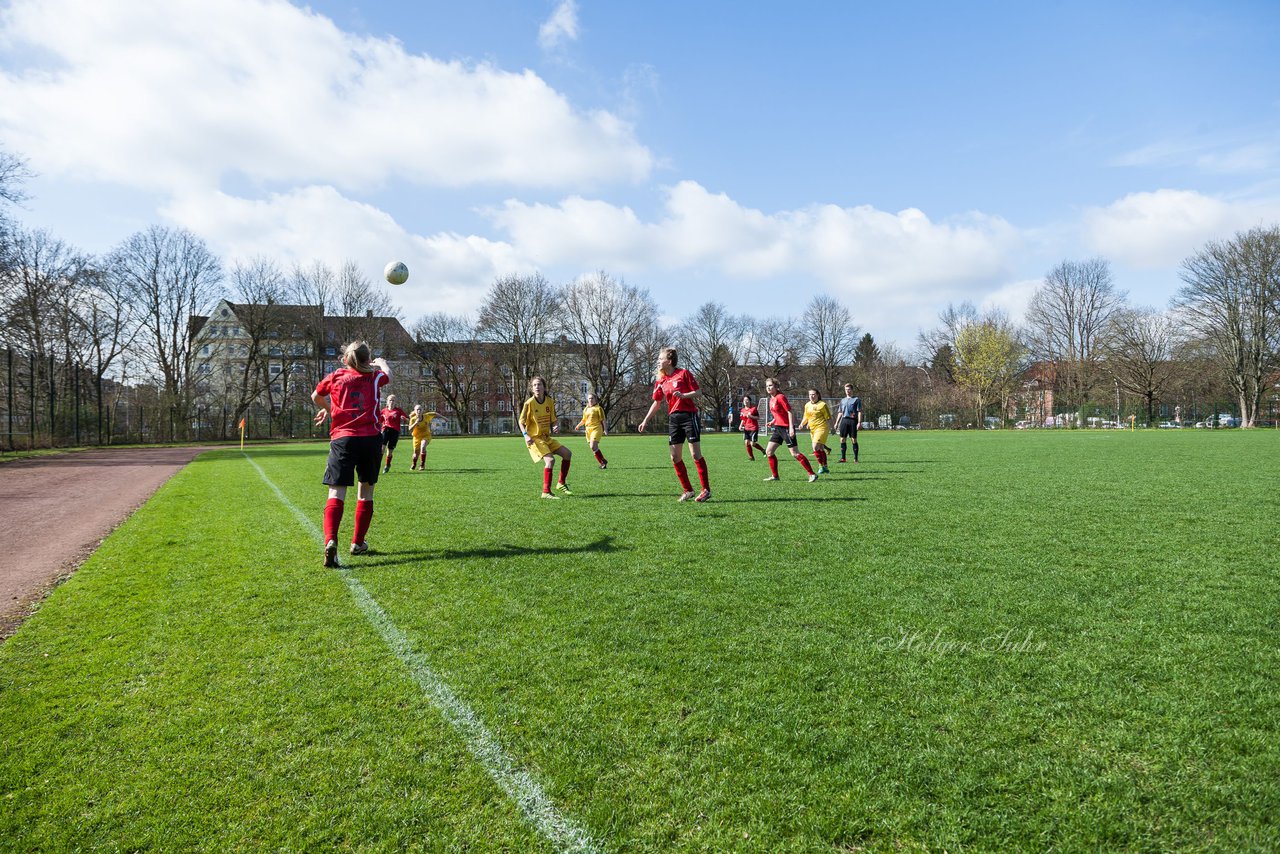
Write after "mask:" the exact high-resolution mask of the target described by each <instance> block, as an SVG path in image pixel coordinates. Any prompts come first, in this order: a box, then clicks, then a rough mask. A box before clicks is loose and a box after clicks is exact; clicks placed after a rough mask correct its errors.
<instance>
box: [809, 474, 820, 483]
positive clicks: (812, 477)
mask: <svg viewBox="0 0 1280 854" xmlns="http://www.w3.org/2000/svg"><path fill="white" fill-rule="evenodd" d="M817 479H818V476H817V475H816V474H811V475H809V482H810V483H813V482H814V481H815V480H817Z"/></svg>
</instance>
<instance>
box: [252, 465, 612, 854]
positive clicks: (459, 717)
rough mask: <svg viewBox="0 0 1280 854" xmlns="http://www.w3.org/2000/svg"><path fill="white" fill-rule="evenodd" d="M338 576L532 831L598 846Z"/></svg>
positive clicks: (311, 527)
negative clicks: (521, 814)
mask: <svg viewBox="0 0 1280 854" xmlns="http://www.w3.org/2000/svg"><path fill="white" fill-rule="evenodd" d="M244 457H245V459H247V460H248V461H249V463H250V464H251V465H252V466H253V467H254V468H255V469H257V470H258V474H259V475H261V476H262V479H263V481H265V482H266V484H267V486H269V487H271V490H272V491H273V492H275V494H276V497H277V498H279V499H280V502H281V503H282V504H284V506H286V507H288V508H289V509H290V510H292V511H293V515H294V516H296V517H297V518H298V521H299V522H301V523H302V525H303V527H305V528H306V529H307V530H308V531H310V532H311V535H312V536H313V537H314V538H315V539H316V541H317V542H319V541H320V538H321V537H323V536H324V533H323V532H322V531H321V530H320V527H319V526H318V525H316V523H315V522H314V521H312V520H311V519H310V518H309V517H308V516H307V515H306V514H305V513H303V512H302V511H301V510H299V509H298V507H297V505H296V504H294V503H293V502H292V501H290V500H289V499H288V497H287V496H286V495H285V494H284V493H283V492H281V491H280V487H278V486H276V485H275V483H273V482H272V480H271V478H269V477H267V473H266V472H265V471H263V470H262V467H261V466H260V465H258V463H257V461H255V460H254V459H253V458H252V457H250V456H249V455H248V454H247V453H246V454H245V455H244ZM322 545H323V543H322ZM339 575H340V576H341V577H342V580H343V581H344V582H346V585H347V589H348V590H350V591H351V595H352V596H353V597H354V598H355V600H356V604H357V605H358V606H359V607H360V610H361V611H362V612H363V613H364V615H365V617H366V618H367V619H368V620H369V622H370V623H371V624H372V625H373V627H374V628H375V629H377V630H378V634H379V635H381V637H382V641H383V643H385V644H386V645H387V647H388V648H389V649H390V650H391V651H392V652H393V653H395V656H396V658H398V659H400V661H401V662H402V663H403V664H404V665H405V667H407V668H409V673H410V674H411V675H412V676H413V679H414V681H415V682H417V683H418V687H419V688H421V689H422V691H423V693H424V694H426V695H427V697H428V698H429V699H430V700H431V702H432V703H434V704H435V706H436V708H437V709H439V710H440V713H441V714H442V715H444V718H445V720H446V721H448V722H449V725H450V726H451V727H453V728H454V730H455V731H456V732H457V733H458V735H460V736H462V740H463V741H464V742H465V743H466V745H467V749H468V750H470V751H471V755H472V756H474V757H475V758H476V759H477V760H479V762H480V764H481V765H483V766H484V769H485V770H486V771H488V772H489V776H490V777H492V778H493V780H494V782H496V783H497V784H498V785H499V786H500V787H501V788H502V791H504V792H506V793H507V797H509V798H511V799H512V800H513V801H515V802H516V804H517V805H518V806H519V807H520V812H522V813H524V817H525V819H527V820H528V821H529V823H530V824H532V825H533V827H534V829H535V830H537V831H538V833H540V834H542V836H543V838H544V839H546V840H547V841H548V842H550V843H551V844H552V845H554V846H556V848H557V849H559V850H560V851H597V850H599V849H598V848H597V847H596V845H595V843H594V842H592V840H591V837H590V836H589V835H588V834H587V832H586V830H584V829H583V828H582V827H579V826H578V824H577V823H576V822H574V821H573V819H571V818H569V817H568V816H566V815H564V814H563V813H562V812H560V810H558V809H557V808H556V805H555V804H554V803H553V802H552V801H551V798H549V797H547V793H546V792H544V791H543V790H542V786H540V785H539V784H538V781H537V780H535V779H534V778H533V775H531V774H530V773H529V772H528V771H525V770H524V769H522V768H520V767H519V766H518V765H516V762H515V760H514V759H512V758H511V756H510V754H508V753H507V752H506V751H505V750H504V749H503V748H502V745H501V744H499V743H498V739H497V738H495V737H494V735H493V733H492V732H490V731H489V728H488V727H487V726H485V724H484V721H482V720H480V718H479V716H478V715H476V713H475V712H473V711H471V707H470V706H468V705H467V704H466V703H465V702H464V701H463V700H461V699H460V698H459V697H458V695H457V694H454V693H453V690H452V689H451V688H450V687H449V686H448V685H447V684H446V683H445V681H444V680H443V679H441V678H440V676H439V675H437V674H436V672H435V671H434V670H432V669H431V665H430V664H428V663H427V662H426V660H425V659H424V658H423V657H422V656H421V655H419V654H418V653H417V652H415V651H414V649H413V644H411V643H410V642H409V638H408V637H406V636H405V633H404V632H402V631H401V630H400V628H399V626H397V625H396V624H395V623H393V622H392V621H391V618H390V617H388V616H387V613H386V612H385V611H383V610H382V607H381V606H380V605H378V603H377V601H375V600H374V598H373V596H371V595H370V594H369V591H368V590H367V589H365V586H364V585H363V584H361V583H360V579H358V578H356V577H355V576H354V575H352V574H351V573H350V572H348V571H346V570H345V569H343V570H340V572H339Z"/></svg>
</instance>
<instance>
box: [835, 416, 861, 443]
mask: <svg viewBox="0 0 1280 854" xmlns="http://www.w3.org/2000/svg"><path fill="white" fill-rule="evenodd" d="M837 432H838V433H839V435H840V438H841V439H848V438H849V437H850V436H852V437H853V438H855V439H856V438H858V419H857V418H847V417H846V418H841V419H840V427H839V428H838V430H837Z"/></svg>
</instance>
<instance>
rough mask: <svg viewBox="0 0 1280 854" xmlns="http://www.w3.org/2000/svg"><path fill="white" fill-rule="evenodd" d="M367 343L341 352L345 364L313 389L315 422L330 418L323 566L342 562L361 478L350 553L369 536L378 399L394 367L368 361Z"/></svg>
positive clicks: (378, 457) (363, 547) (363, 548)
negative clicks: (341, 536)
mask: <svg viewBox="0 0 1280 854" xmlns="http://www.w3.org/2000/svg"><path fill="white" fill-rule="evenodd" d="M370 355H371V351H370V350H369V345H368V344H366V343H365V342H363V341H353V342H352V343H350V344H348V345H347V346H346V347H344V348H343V350H342V361H343V363H344V364H346V367H345V368H339V369H338V370H336V371H334V372H333V373H331V374H329V375H328V376H327V377H325V378H324V379H322V380H320V383H319V384H318V385H317V386H316V390H315V391H314V392H312V393H311V400H312V402H314V403H315V405H316V406H318V407H320V410H319V411H318V412H317V413H316V423H317V424H323V423H324V420H325V418H330V419H332V421H331V424H330V428H329V440H330V441H329V460H328V463H327V465H326V466H325V470H324V483H325V485H327V486H328V487H329V501H328V503H326V504H325V506H324V565H325V566H338V528H339V527H340V526H341V525H342V507H343V502H344V501H345V500H346V497H347V487H348V486H351V485H352V484H353V483H355V477H356V476H357V475H358V476H359V478H360V486H359V488H358V490H357V492H356V499H357V500H356V524H355V531H354V533H353V535H352V537H351V553H352V554H353V555H360V554H366V553H367V552H368V551H369V546H368V544H367V543H366V542H365V536H366V535H367V534H368V533H369V524H370V523H371V522H372V521H373V487H374V484H376V483H377V482H378V464H379V463H380V462H381V461H382V436H381V435H380V434H379V432H378V428H379V418H378V399H379V397H380V396H381V394H382V388H383V386H385V385H386V384H387V383H388V382H390V381H391V369H390V368H388V367H387V363H386V362H385V361H383V360H382V359H370Z"/></svg>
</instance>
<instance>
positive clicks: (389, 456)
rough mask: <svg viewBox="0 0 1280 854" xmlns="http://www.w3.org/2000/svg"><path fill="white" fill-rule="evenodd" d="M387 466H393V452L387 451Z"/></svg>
mask: <svg viewBox="0 0 1280 854" xmlns="http://www.w3.org/2000/svg"><path fill="white" fill-rule="evenodd" d="M387 468H391V453H390V452H389V451H388V452H387Z"/></svg>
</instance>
